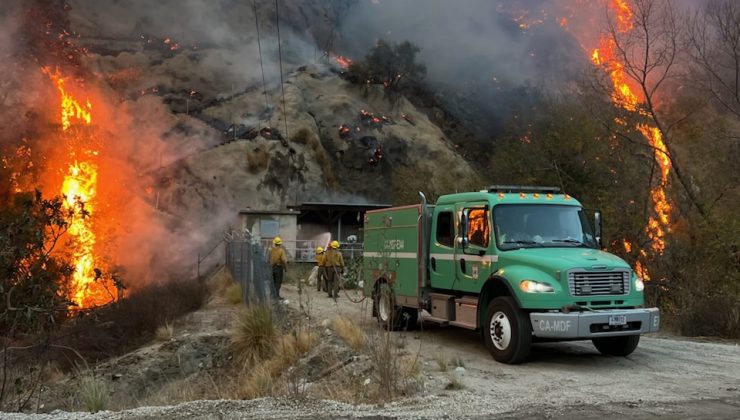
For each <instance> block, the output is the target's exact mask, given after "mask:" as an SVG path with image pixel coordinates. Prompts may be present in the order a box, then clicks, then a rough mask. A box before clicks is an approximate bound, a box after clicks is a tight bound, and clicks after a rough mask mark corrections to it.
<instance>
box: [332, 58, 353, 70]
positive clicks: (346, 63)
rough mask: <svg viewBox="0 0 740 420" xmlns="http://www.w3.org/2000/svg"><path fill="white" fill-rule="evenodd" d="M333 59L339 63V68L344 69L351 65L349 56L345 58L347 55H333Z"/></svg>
mask: <svg viewBox="0 0 740 420" xmlns="http://www.w3.org/2000/svg"><path fill="white" fill-rule="evenodd" d="M334 61H336V62H337V64H339V67H341V68H343V69H345V70H346V69H348V68H349V66H351V65H352V60H351V59H349V58H347V57H344V56H342V55H335V56H334Z"/></svg>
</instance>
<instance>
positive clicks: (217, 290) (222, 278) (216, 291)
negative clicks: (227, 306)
mask: <svg viewBox="0 0 740 420" xmlns="http://www.w3.org/2000/svg"><path fill="white" fill-rule="evenodd" d="M233 283H234V278H233V277H232V276H231V273H230V272H229V270H228V269H227V268H226V266H221V268H219V269H218V270H217V271H216V272H215V273H214V274H213V275H212V276H210V277H209V278H208V279H207V280H206V287H207V288H208V291H209V292H210V294H211V295H221V294H223V292H224V290H225V289H226V288H227V287H229V286H230V285H231V284H233Z"/></svg>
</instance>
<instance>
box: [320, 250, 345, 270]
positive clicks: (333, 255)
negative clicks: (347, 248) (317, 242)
mask: <svg viewBox="0 0 740 420" xmlns="http://www.w3.org/2000/svg"><path fill="white" fill-rule="evenodd" d="M324 266H326V267H344V258H343V257H342V253H341V252H339V250H336V249H330V250H328V251H326V252H324Z"/></svg>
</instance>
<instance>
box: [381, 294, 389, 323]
mask: <svg viewBox="0 0 740 420" xmlns="http://www.w3.org/2000/svg"><path fill="white" fill-rule="evenodd" d="M390 308H391V303H390V295H389V294H388V293H387V292H384V291H381V292H380V299H379V300H378V317H379V318H380V320H381V321H383V322H388V320H389V319H390V318H391V315H390V313H391V310H390Z"/></svg>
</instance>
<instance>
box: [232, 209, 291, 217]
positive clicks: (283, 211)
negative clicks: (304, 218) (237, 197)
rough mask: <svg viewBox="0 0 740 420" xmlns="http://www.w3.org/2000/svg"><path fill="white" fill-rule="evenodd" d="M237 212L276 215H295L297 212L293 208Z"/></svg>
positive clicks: (240, 211) (240, 212)
mask: <svg viewBox="0 0 740 420" xmlns="http://www.w3.org/2000/svg"><path fill="white" fill-rule="evenodd" d="M239 214H276V215H286V216H295V215H297V214H298V212H297V211H294V210H252V209H247V210H239Z"/></svg>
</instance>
